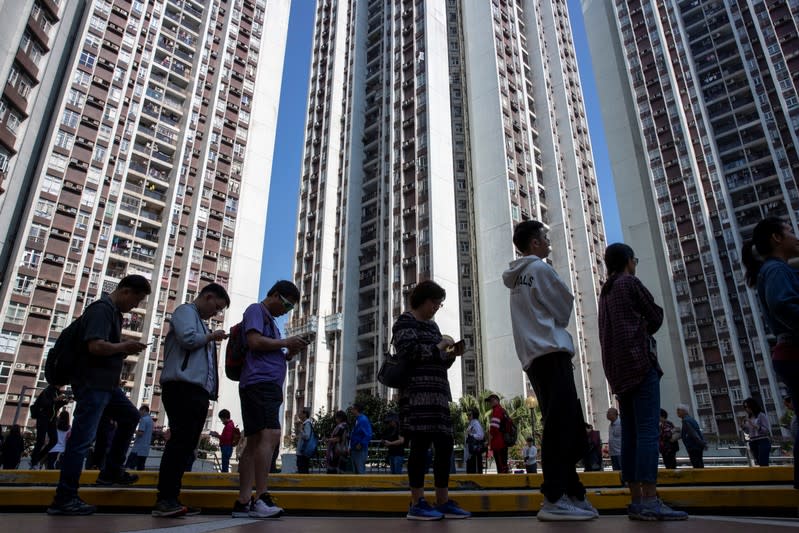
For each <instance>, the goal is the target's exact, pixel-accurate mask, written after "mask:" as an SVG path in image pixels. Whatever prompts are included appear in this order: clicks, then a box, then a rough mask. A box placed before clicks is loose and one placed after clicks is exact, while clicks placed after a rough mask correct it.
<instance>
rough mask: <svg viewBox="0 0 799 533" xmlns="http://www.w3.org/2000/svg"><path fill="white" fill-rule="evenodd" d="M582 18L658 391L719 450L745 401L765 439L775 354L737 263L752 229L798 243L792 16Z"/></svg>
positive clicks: (628, 13) (717, 8)
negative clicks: (651, 316) (657, 314)
mask: <svg viewBox="0 0 799 533" xmlns="http://www.w3.org/2000/svg"><path fill="white" fill-rule="evenodd" d="M583 12H584V15H585V21H586V30H587V32H588V38H589V43H590V47H591V52H592V59H593V63H594V72H595V73H596V78H597V86H598V90H599V95H600V99H601V103H602V113H603V118H604V122H605V128H606V137H607V139H608V147H609V150H610V156H611V163H612V166H613V174H614V179H615V184H616V190H617V193H618V198H619V205H620V206H624V208H623V209H622V210H621V222H622V226H623V231H624V238H625V241H626V242H627V243H628V244H630V245H631V246H632V247H633V248H634V249H635V250H636V252H637V254H638V255H639V257H640V258H641V263H640V265H639V274H640V277H641V278H642V279H643V280H644V282H645V283H646V284H647V286H648V287H650V289H652V291H653V293H655V295H656V298H662V300H663V301H664V303H665V308H666V322H665V327H664V330H665V331H664V332H663V334H662V335H661V336H660V337H659V339H660V340H661V344H660V349H661V350H660V355H661V361H662V362H667V363H668V364H669V366H670V368H669V370H667V377H669V374H670V373H671V383H669V382H667V381H664V382H663V385H662V387H661V388H662V390H664V389H667V388H671V389H670V390H672V391H673V390H676V391H678V392H679V395H680V399H681V400H682V401H685V402H686V403H689V404H692V406H693V410H694V412H695V413H696V414H697V420H699V422H700V424H701V425H702V428H703V430H704V431H705V432H707V433H709V434H711V435H714V436H715V437H716V438H718V439H719V441H720V442H722V443H724V442H737V441H738V440H739V439H740V438H742V431H741V429H742V428H741V426H740V418H741V417H743V416H744V411H743V408H742V405H741V404H742V401H743V400H744V399H745V398H747V397H749V396H753V397H755V398H756V399H758V400H759V401H760V402H761V403H762V404H764V406H765V410H766V412H767V413H768V416H769V419H770V421H771V424H772V432H773V433H774V434H775V435H779V434H780V429H779V417H780V416H781V415H782V411H783V406H782V401H781V400H782V395H783V391H782V389H781V387H780V384H779V382H778V380H777V379H776V377H775V374H774V371H773V369H772V366H771V361H770V353H771V350H770V346H771V345H772V344H773V342H774V339H773V338H772V336H771V335H770V334H769V332H768V331H767V329H766V327H765V325H764V323H763V321H762V314H761V311H760V309H759V304H758V302H757V298H756V295H755V294H754V292H752V291H751V290H749V289H747V288H746V287H745V284H744V275H743V268H742V265H741V261H740V251H741V249H742V246H743V242H744V240H745V239H747V238H748V237H750V236H751V231H752V228H753V227H754V225H755V224H756V223H757V222H758V221H759V220H760V219H761V218H763V217H765V216H779V217H783V218H784V219H785V220H786V221H788V222H790V224H791V225H792V226H793V227H794V230H796V228H797V212H798V211H797V210H798V209H799V190H797V182H796V176H797V170H799V155H797V153H796V147H797V146H799V143H797V140H799V139H797V135H798V132H799V99H798V97H797V83H796V76H797V72H799V38H797V19H798V15H797V14H798V13H799V3H797V2H796V1H790V2H784V1H774V0H771V1H751V2H743V1H726V2H722V1H699V0H682V1H676V0H666V1H664V2H651V1H648V0H629V1H628V0H615V1H612V2H607V1H605V0H601V1H600V0H584V1H583ZM664 406H665V407H666V408H668V409H670V410H673V403H669V402H666V401H664Z"/></svg>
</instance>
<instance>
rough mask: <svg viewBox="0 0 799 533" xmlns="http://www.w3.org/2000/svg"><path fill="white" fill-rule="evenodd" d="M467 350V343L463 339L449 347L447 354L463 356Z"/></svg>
mask: <svg viewBox="0 0 799 533" xmlns="http://www.w3.org/2000/svg"><path fill="white" fill-rule="evenodd" d="M465 349H466V342H465V341H464V340H463V339H461V340H459V341H458V342H456V343H455V344H453V345H451V346H448V347H447V353H454V354H455V355H462V354H463V351H464V350H465Z"/></svg>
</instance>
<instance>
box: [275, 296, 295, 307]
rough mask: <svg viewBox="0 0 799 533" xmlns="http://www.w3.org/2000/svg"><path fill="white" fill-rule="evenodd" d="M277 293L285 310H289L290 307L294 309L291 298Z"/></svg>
mask: <svg viewBox="0 0 799 533" xmlns="http://www.w3.org/2000/svg"><path fill="white" fill-rule="evenodd" d="M277 295H278V296H280V301H281V302H283V308H284V309H285V310H286V311H291V310H292V309H294V304H293V303H292V302H291V300H289V299H288V298H286V297H285V296H283V295H282V294H280V293H277Z"/></svg>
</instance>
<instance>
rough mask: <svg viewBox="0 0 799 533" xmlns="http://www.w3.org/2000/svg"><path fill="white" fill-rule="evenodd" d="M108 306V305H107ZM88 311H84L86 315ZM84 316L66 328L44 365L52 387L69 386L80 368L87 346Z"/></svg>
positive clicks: (93, 303)
mask: <svg viewBox="0 0 799 533" xmlns="http://www.w3.org/2000/svg"><path fill="white" fill-rule="evenodd" d="M101 301H102V300H97V301H94V302H92V303H91V304H89V305H88V307H86V309H89V307H91V306H93V305H95V304H98V303H100V302H101ZM106 305H107V304H106ZM86 309H84V310H83V312H84V314H85V313H86ZM82 319H83V315H81V316H80V317H78V318H76V319H75V320H73V321H72V323H71V324H70V325H69V326H67V327H65V328H64V329H63V330H62V331H61V334H60V335H59V336H58V338H57V339H56V341H55V344H54V345H53V347H52V348H50V351H49V352H48V353H47V360H46V361H45V363H44V379H46V380H47V383H49V384H50V385H55V386H56V387H60V386H62V385H69V383H70V381H71V380H72V376H73V374H74V372H75V370H76V367H77V366H78V362H79V357H80V355H81V353H82V352H83V351H85V346H84V345H83V338H82V337H83V321H82Z"/></svg>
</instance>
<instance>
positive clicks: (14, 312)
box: [6, 302, 28, 324]
mask: <svg viewBox="0 0 799 533" xmlns="http://www.w3.org/2000/svg"><path fill="white" fill-rule="evenodd" d="M27 308H28V306H27V305H25V304H21V303H17V302H11V303H10V304H8V309H7V310H6V322H10V323H12V324H22V323H23V322H25V316H26V314H27Z"/></svg>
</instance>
